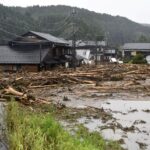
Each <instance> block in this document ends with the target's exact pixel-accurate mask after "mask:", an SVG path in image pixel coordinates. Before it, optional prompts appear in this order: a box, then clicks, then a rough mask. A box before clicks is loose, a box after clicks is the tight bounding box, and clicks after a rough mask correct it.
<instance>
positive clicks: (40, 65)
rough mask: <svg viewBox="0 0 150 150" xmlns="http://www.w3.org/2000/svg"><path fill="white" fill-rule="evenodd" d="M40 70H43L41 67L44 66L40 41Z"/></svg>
mask: <svg viewBox="0 0 150 150" xmlns="http://www.w3.org/2000/svg"><path fill="white" fill-rule="evenodd" d="M39 68H40V71H41V68H42V43H40V66H39Z"/></svg>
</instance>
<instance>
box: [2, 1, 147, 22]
mask: <svg viewBox="0 0 150 150" xmlns="http://www.w3.org/2000/svg"><path fill="white" fill-rule="evenodd" d="M0 3H1V4H4V5H7V6H23V7H25V6H32V5H58V4H61V5H69V6H77V7H80V8H86V9H89V10H92V11H96V12H100V13H107V14H111V15H119V16H124V17H127V18H129V19H131V20H133V21H136V22H139V23H150V0H0Z"/></svg>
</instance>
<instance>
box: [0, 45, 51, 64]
mask: <svg viewBox="0 0 150 150" xmlns="http://www.w3.org/2000/svg"><path fill="white" fill-rule="evenodd" d="M48 51H49V50H48V49H42V51H41V60H43V59H44V58H45V56H46V55H47V53H48ZM39 63H40V49H32V50H28V49H24V50H23V49H12V48H10V47H9V46H0V64H39Z"/></svg>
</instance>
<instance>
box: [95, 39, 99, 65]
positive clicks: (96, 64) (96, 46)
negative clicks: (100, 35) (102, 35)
mask: <svg viewBox="0 0 150 150" xmlns="http://www.w3.org/2000/svg"><path fill="white" fill-rule="evenodd" d="M95 45H96V48H95V50H96V58H95V65H96V66H97V48H98V46H97V38H96V41H95Z"/></svg>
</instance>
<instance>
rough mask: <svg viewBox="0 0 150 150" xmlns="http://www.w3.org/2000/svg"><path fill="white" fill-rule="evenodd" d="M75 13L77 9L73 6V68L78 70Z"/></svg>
mask: <svg viewBox="0 0 150 150" xmlns="http://www.w3.org/2000/svg"><path fill="white" fill-rule="evenodd" d="M75 15H76V10H75V8H73V11H72V20H73V21H72V26H73V39H72V47H73V49H72V55H73V68H74V70H76V33H75Z"/></svg>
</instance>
